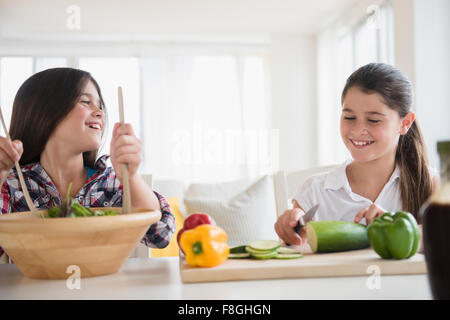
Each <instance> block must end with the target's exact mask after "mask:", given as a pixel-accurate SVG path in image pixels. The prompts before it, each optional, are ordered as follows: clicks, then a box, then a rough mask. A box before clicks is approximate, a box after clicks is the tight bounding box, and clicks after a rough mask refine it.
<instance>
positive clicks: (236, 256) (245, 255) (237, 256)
mask: <svg viewBox="0 0 450 320" xmlns="http://www.w3.org/2000/svg"><path fill="white" fill-rule="evenodd" d="M245 258H250V253H246V252H245V253H229V254H228V259H245Z"/></svg>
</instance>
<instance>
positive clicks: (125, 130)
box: [110, 123, 142, 181]
mask: <svg viewBox="0 0 450 320" xmlns="http://www.w3.org/2000/svg"><path fill="white" fill-rule="evenodd" d="M110 153H111V154H110V156H111V162H112V165H113V167H114V170H115V171H116V175H117V177H118V178H119V180H120V181H122V164H128V174H129V178H130V179H131V178H134V177H135V176H136V174H137V171H138V168H139V165H140V164H141V161H142V142H141V140H139V139H138V138H137V137H136V136H135V134H134V131H133V128H132V127H131V124H129V123H124V124H120V123H115V124H114V129H113V133H112V139H111V147H110Z"/></svg>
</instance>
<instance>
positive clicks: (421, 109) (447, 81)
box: [393, 0, 450, 168]
mask: <svg viewBox="0 0 450 320" xmlns="http://www.w3.org/2000/svg"><path fill="white" fill-rule="evenodd" d="M393 5H394V19H395V51H396V54H395V62H396V65H397V67H399V68H400V69H401V70H402V71H403V72H405V73H406V74H407V76H408V77H409V78H410V80H411V81H412V83H413V86H414V90H415V111H416V114H417V119H418V121H419V123H420V125H421V127H422V130H423V133H424V136H425V141H426V144H427V147H428V154H429V157H430V162H431V165H432V166H434V167H436V168H438V166H439V157H438V154H437V151H436V143H437V141H439V140H450V125H449V120H450V1H449V0H427V1H425V0H394V2H393Z"/></svg>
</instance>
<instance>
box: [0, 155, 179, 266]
mask: <svg viewBox="0 0 450 320" xmlns="http://www.w3.org/2000/svg"><path fill="white" fill-rule="evenodd" d="M108 158H109V156H107V155H104V156H101V157H100V158H99V159H98V160H97V161H96V163H95V166H94V170H95V172H94V174H92V175H91V176H90V177H89V179H88V180H87V182H86V184H85V185H84V186H83V188H81V190H80V191H79V192H78V194H77V195H76V196H75V199H76V200H77V201H78V202H79V203H80V204H81V205H83V206H85V207H121V206H122V194H123V190H122V184H120V182H119V179H118V178H117V176H116V173H115V171H114V169H113V167H112V166H107V164H106V162H107V160H108ZM21 169H22V174H23V178H24V180H25V184H26V185H27V188H28V191H29V193H30V197H31V199H32V200H33V202H34V205H35V207H36V208H38V209H42V210H45V209H49V208H51V207H54V206H58V205H60V204H61V201H62V200H61V196H60V194H59V192H58V190H57V189H56V187H55V185H54V184H53V182H52V181H51V179H50V177H49V176H48V175H47V173H46V172H45V170H44V168H42V166H41V164H40V163H39V162H36V163H31V164H27V165H24V166H22V167H21ZM154 193H155V195H156V197H157V198H158V199H159V203H160V206H161V220H160V221H158V222H157V223H154V224H152V225H151V226H150V228H149V229H148V230H147V232H146V234H145V236H144V238H143V239H142V240H141V242H142V243H143V244H145V245H146V246H148V247H152V248H164V247H166V246H167V245H168V244H169V242H170V239H171V238H172V235H173V233H174V232H175V217H174V216H173V214H172V212H171V210H170V206H169V203H168V202H167V200H166V199H165V198H164V197H163V196H161V195H160V194H158V193H157V192H154ZM0 208H1V214H4V213H9V212H17V211H29V208H28V205H27V202H26V200H25V197H24V194H23V192H22V188H21V187H20V182H19V177H18V175H17V171H16V169H15V168H13V169H11V171H10V174H9V175H8V177H7V179H6V181H5V182H4V183H3V185H2V187H1V196H0ZM3 253H4V251H3V249H2V248H1V247H0V261H1V260H5V257H3V259H2V254H3Z"/></svg>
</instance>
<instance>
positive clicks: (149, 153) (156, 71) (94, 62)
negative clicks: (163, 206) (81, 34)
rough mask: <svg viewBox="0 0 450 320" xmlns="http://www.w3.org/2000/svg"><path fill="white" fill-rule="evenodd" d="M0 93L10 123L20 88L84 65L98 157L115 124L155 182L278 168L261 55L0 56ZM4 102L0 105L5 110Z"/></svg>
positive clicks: (253, 173)
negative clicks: (95, 112) (96, 114)
mask: <svg viewBox="0 0 450 320" xmlns="http://www.w3.org/2000/svg"><path fill="white" fill-rule="evenodd" d="M180 52H181V53H180ZM0 61H1V65H0V67H1V69H0V76H1V78H0V81H1V83H0V85H1V87H0V97H1V103H2V108H3V110H5V111H4V112H5V113H6V116H5V117H6V118H7V119H6V121H8V123H9V119H10V113H11V110H12V101H13V99H14V96H15V94H16V92H17V89H18V88H19V86H20V85H21V84H22V83H23V82H24V81H25V80H26V79H27V78H28V77H29V76H31V75H32V74H33V73H36V72H39V71H42V70H45V69H47V68H52V67H64V66H71V67H75V68H80V69H82V70H86V71H88V72H90V73H91V74H92V76H93V77H94V79H96V81H97V82H98V84H99V86H100V89H101V91H102V96H103V98H104V100H105V105H106V109H107V116H108V125H107V132H106V136H105V139H104V144H103V145H102V147H101V149H100V154H109V152H110V150H109V149H110V141H111V136H112V129H113V127H114V123H115V122H118V121H119V115H118V102H117V87H118V86H119V85H120V86H122V88H123V93H124V113H125V122H129V123H131V124H132V126H133V129H134V132H135V134H136V136H137V137H139V138H140V139H141V141H142V143H143V162H142V165H141V168H140V173H152V174H153V175H154V177H155V179H158V180H161V179H176V180H184V181H186V182H193V181H204V182H205V181H225V180H233V179H241V178H254V177H257V176H259V175H262V174H269V173H273V172H274V171H275V170H276V169H277V167H276V166H277V163H278V162H277V161H278V159H277V158H276V155H277V150H276V148H277V146H278V145H277V142H278V141H276V138H277V136H275V137H274V136H273V134H272V133H271V132H270V130H269V129H267V128H268V127H269V123H270V121H269V118H268V117H269V114H270V112H269V110H270V108H269V106H268V99H267V96H266V95H267V94H268V92H267V73H266V69H267V67H266V59H265V56H264V55H262V54H259V53H258V54H237V53H234V52H231V53H223V52H221V53H220V54H217V53H210V52H208V53H207V54H201V53H198V52H193V53H191V52H188V53H185V52H184V51H182V50H181V51H180V50H177V51H170V50H168V51H167V54H161V51H158V53H155V54H154V55H152V54H147V55H145V56H143V57H105V56H93V57H88V56H86V57H17V58H9V57H0ZM3 106H5V107H3Z"/></svg>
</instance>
